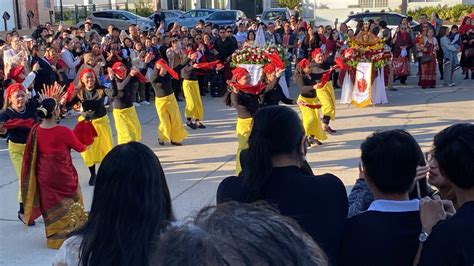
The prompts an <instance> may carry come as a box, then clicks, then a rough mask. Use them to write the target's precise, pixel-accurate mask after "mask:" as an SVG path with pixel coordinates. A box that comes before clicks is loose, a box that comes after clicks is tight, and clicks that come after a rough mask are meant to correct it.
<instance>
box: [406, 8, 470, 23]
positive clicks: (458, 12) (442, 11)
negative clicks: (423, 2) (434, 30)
mask: <svg viewBox="0 0 474 266" xmlns="http://www.w3.org/2000/svg"><path fill="white" fill-rule="evenodd" d="M433 12H435V13H437V14H438V16H439V18H441V19H443V20H445V21H450V22H459V21H460V20H461V18H462V17H463V16H465V15H467V14H470V13H473V12H474V5H467V4H459V5H455V6H451V7H448V6H447V5H444V6H441V5H438V6H430V7H423V8H417V9H414V10H408V16H412V17H413V19H415V20H418V19H419V18H420V15H421V14H425V15H427V16H428V19H430V18H431V14H432V13H433Z"/></svg>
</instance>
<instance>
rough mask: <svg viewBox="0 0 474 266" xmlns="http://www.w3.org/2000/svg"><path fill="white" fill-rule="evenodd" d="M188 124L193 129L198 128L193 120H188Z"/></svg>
mask: <svg viewBox="0 0 474 266" xmlns="http://www.w3.org/2000/svg"><path fill="white" fill-rule="evenodd" d="M186 126H188V127H189V128H191V129H196V128H197V126H196V124H194V123H193V122H190V121H188V122H186Z"/></svg>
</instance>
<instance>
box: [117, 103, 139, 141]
mask: <svg viewBox="0 0 474 266" xmlns="http://www.w3.org/2000/svg"><path fill="white" fill-rule="evenodd" d="M112 114H113V116H114V121H115V129H116V130H117V144H119V145H120V144H124V143H128V142H130V141H140V140H141V139H142V126H141V125H140V120H138V115H137V111H136V110H135V106H132V107H129V108H125V109H113V111H112Z"/></svg>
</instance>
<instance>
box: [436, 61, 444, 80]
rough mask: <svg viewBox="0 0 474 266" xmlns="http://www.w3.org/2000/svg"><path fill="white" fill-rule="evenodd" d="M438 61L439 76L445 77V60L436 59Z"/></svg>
mask: <svg viewBox="0 0 474 266" xmlns="http://www.w3.org/2000/svg"><path fill="white" fill-rule="evenodd" d="M436 60H438V69H439V74H440V75H441V77H443V75H444V70H443V63H444V59H443V57H439V56H438V57H436Z"/></svg>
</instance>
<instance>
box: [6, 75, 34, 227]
mask: <svg viewBox="0 0 474 266" xmlns="http://www.w3.org/2000/svg"><path fill="white" fill-rule="evenodd" d="M37 107H38V104H37V103H36V102H35V101H28V94H27V92H26V89H25V87H23V85H21V84H20V83H14V84H12V85H10V86H8V87H7V89H6V91H5V106H4V107H3V109H2V110H1V111H0V136H3V137H6V138H7V141H8V152H9V154H10V159H11V161H12V164H13V168H14V169H15V174H16V176H17V178H18V180H20V175H21V166H22V162H23V153H24V151H25V143H26V141H27V139H28V134H29V132H30V129H31V127H32V126H33V124H34V123H35V122H36V121H37V120H38V117H37V112H36V108H37ZM2 171H4V170H2ZM17 198H18V202H19V203H20V209H19V211H18V219H20V221H22V222H24V221H25V220H24V207H23V203H22V198H21V182H20V181H18V195H17ZM33 224H34V222H32V223H31V224H30V225H33Z"/></svg>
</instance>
